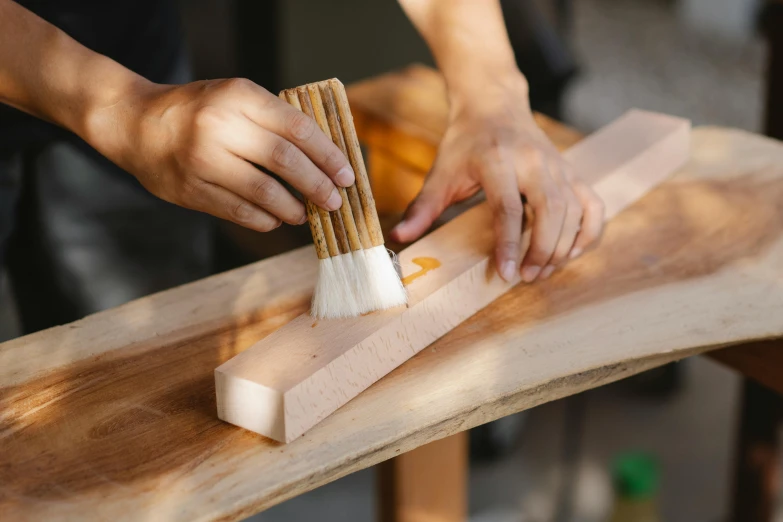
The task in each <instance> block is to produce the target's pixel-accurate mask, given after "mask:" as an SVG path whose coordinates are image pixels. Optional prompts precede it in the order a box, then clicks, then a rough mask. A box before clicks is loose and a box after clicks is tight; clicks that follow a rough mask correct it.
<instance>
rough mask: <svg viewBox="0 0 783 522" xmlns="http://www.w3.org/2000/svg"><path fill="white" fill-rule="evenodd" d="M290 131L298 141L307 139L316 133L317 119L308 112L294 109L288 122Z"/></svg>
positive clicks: (287, 125) (287, 126)
mask: <svg viewBox="0 0 783 522" xmlns="http://www.w3.org/2000/svg"><path fill="white" fill-rule="evenodd" d="M286 129H288V133H289V134H290V135H291V137H292V138H294V139H295V140H297V141H300V142H301V141H307V140H309V139H310V138H312V137H313V134H315V121H314V120H313V119H312V118H311V117H309V116H308V115H307V114H305V113H303V112H300V111H296V110H292V111H290V115H289V116H288V121H287V122H286Z"/></svg>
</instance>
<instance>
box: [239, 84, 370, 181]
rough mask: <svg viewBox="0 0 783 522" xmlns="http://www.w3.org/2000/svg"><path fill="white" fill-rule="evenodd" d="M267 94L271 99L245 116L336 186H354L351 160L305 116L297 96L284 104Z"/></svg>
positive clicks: (256, 106) (311, 119)
mask: <svg viewBox="0 0 783 522" xmlns="http://www.w3.org/2000/svg"><path fill="white" fill-rule="evenodd" d="M267 94H268V95H269V96H270V97H271V99H269V100H268V101H267V102H266V103H264V104H252V108H248V110H247V112H246V114H245V115H246V116H247V117H248V118H249V119H250V120H251V121H253V122H254V123H256V124H257V125H259V126H261V127H263V128H265V129H267V130H269V131H271V132H273V133H275V134H277V135H278V136H281V137H283V138H285V139H286V140H287V141H289V142H290V143H293V144H294V145H295V146H296V147H297V148H298V149H299V150H301V151H302V152H304V154H305V155H306V156H307V157H308V158H310V161H312V162H313V163H314V164H315V166H316V167H318V168H319V169H320V170H321V171H323V173H324V174H326V175H327V176H328V177H329V178H331V180H332V181H334V183H335V184H336V185H339V186H341V187H348V186H351V185H353V183H354V181H355V176H354V172H353V169H352V168H351V164H350V163H349V162H348V158H346V157H345V155H344V154H343V153H342V151H341V150H340V149H339V147H337V145H335V144H334V142H333V141H332V139H331V137H329V136H327V135H326V134H325V133H324V132H323V131H322V130H321V129H320V128H319V126H318V124H317V123H316V122H315V120H314V119H313V118H311V117H310V116H308V115H306V114H305V113H304V112H302V110H301V109H302V107H301V105H300V103H299V100H298V99H297V98H296V96H293V97H291V98H290V99H288V98H286V100H287V101H283V100H282V99H280V98H277V97H275V96H273V95H272V94H271V93H267ZM281 96H283V94H282V93H281Z"/></svg>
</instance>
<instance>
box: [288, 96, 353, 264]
mask: <svg viewBox="0 0 783 522" xmlns="http://www.w3.org/2000/svg"><path fill="white" fill-rule="evenodd" d="M296 93H297V96H298V97H299V104H300V105H301V106H302V111H303V112H304V113H305V114H307V115H308V116H310V117H311V118H313V119H315V120H316V122H317V119H316V106H315V104H314V103H313V100H312V99H311V98H310V93H309V92H308V89H307V86H302V87H297V88H296ZM341 208H342V207H341ZM326 214H327V215H328V218H327V219H328V220H329V222H330V226H331V227H332V230H334V235H335V238H336V240H337V249H338V252H337V254H347V253H348V252H350V251H351V249H350V246H349V244H348V234H347V232H346V231H345V224H344V222H343V217H342V214H341V213H340V212H339V211H334V212H327V213H326ZM321 219H322V221H323V219H324V217H323V215H322V218H321ZM351 221H353V220H351ZM324 228H326V226H324ZM329 253H330V254H331V249H330V251H329ZM332 255H336V254H332Z"/></svg>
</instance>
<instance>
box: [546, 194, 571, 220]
mask: <svg viewBox="0 0 783 522" xmlns="http://www.w3.org/2000/svg"><path fill="white" fill-rule="evenodd" d="M545 207H546V211H547V213H548V214H549V215H551V216H561V217H562V216H565V213H566V210H567V208H568V203H567V202H566V199H565V198H564V197H563V195H562V194H560V193H553V194H549V195H548V196H547V198H546V203H545Z"/></svg>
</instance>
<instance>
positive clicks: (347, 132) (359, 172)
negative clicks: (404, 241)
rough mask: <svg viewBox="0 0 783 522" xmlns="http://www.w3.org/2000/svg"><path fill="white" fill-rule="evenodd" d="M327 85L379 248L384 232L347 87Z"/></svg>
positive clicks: (372, 236)
mask: <svg viewBox="0 0 783 522" xmlns="http://www.w3.org/2000/svg"><path fill="white" fill-rule="evenodd" d="M327 83H328V84H329V87H330V90H331V91H332V94H333V95H334V100H335V103H336V105H337V113H338V116H339V118H340V126H341V127H342V131H343V132H342V134H343V138H344V140H345V145H346V149H347V151H348V161H350V162H351V167H352V168H353V171H354V173H355V174H356V188H357V190H358V192H359V199H360V200H361V204H362V210H363V212H364V219H365V222H366V223H367V230H368V232H369V234H370V241H371V243H372V245H373V246H379V245H382V244H383V232H382V231H381V223H380V220H379V219H378V211H377V210H376V209H375V199H374V198H373V196H372V189H371V188H370V178H369V177H368V176H367V169H366V168H365V167H364V158H362V151H361V148H360V147H359V138H358V137H357V135H356V128H355V127H354V125H353V116H352V115H351V109H350V107H349V106H348V95H347V94H346V93H345V87H344V86H343V84H342V83H341V82H340V81H339V80H337V79H331V80H327Z"/></svg>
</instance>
